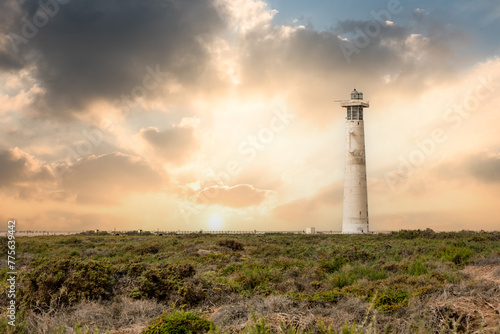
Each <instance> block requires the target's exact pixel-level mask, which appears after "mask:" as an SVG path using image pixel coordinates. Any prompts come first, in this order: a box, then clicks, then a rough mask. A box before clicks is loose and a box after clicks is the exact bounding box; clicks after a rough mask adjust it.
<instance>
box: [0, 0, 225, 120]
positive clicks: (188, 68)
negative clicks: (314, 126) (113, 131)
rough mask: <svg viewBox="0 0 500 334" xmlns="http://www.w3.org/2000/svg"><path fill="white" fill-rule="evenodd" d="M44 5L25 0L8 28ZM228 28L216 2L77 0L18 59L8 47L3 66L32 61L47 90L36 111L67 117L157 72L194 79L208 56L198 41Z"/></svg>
mask: <svg viewBox="0 0 500 334" xmlns="http://www.w3.org/2000/svg"><path fill="white" fill-rule="evenodd" d="M49 2H50V1H49ZM40 3H46V2H43V1H42V2H39V1H38V0H25V1H24V2H22V4H21V7H20V9H21V10H16V8H15V6H12V5H11V6H9V7H7V9H6V11H9V10H10V14H11V15H12V16H14V17H15V18H16V19H15V20H10V22H11V24H10V26H9V27H3V28H2V33H3V34H4V35H5V34H6V33H8V32H12V33H16V34H18V36H22V26H23V24H24V23H23V22H24V21H22V18H23V17H24V18H27V19H28V20H29V21H30V22H33V20H34V19H33V18H34V17H38V16H37V15H35V14H36V13H37V11H38V12H40V10H41V9H40ZM4 15H9V13H3V14H2V16H4ZM40 17H41V16H40ZM222 25H223V24H222V23H221V21H220V19H219V16H218V14H217V11H216V9H215V7H214V6H213V4H212V1H205V0H105V1H103V0H72V1H69V2H68V3H66V4H61V5H59V8H58V11H57V13H56V14H55V15H53V17H49V19H48V23H47V24H46V25H44V26H41V27H39V28H37V30H38V31H37V33H36V34H35V35H34V36H33V37H32V38H29V39H28V40H27V42H26V43H17V45H16V46H17V47H18V48H19V51H18V53H17V59H18V63H16V62H13V60H12V54H13V52H12V48H11V45H7V44H6V45H4V46H3V47H4V49H7V52H8V53H6V52H5V51H4V52H3V53H0V63H1V64H2V66H3V67H4V68H5V67H8V66H11V67H15V66H19V63H21V62H25V63H32V64H34V65H35V68H36V73H35V76H36V78H37V79H38V81H39V82H40V84H41V87H42V89H44V90H45V94H44V95H40V96H38V98H37V99H36V101H35V107H36V110H38V111H43V112H46V113H49V114H52V115H56V116H59V117H64V116H69V115H70V114H71V112H73V111H81V110H82V109H84V107H85V106H86V105H87V104H88V103H89V102H91V101H92V100H95V99H100V98H102V99H107V100H115V99H119V98H120V97H121V95H122V94H130V92H131V90H132V89H133V88H134V87H137V86H139V85H142V84H143V81H144V78H145V76H146V75H148V73H150V72H151V71H150V70H151V69H152V70H154V71H156V72H162V73H167V72H168V73H169V75H170V76H171V79H172V80H175V81H176V82H177V83H180V84H183V85H193V84H196V81H197V80H199V79H198V78H199V76H200V75H201V74H203V73H204V71H205V67H206V65H207V62H208V61H209V56H208V54H207V52H206V50H205V48H204V46H203V45H202V43H200V40H204V39H209V38H210V36H211V34H213V33H214V32H216V31H217V30H218V29H220V28H221V27H222ZM11 36H12V35H11ZM147 67H149V68H150V70H148V69H147ZM161 78H162V79H165V75H164V74H163V75H162V76H161ZM146 93H148V94H150V93H151V92H150V91H146ZM156 93H158V94H159V93H160V92H158V91H157V92H156Z"/></svg>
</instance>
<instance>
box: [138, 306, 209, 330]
mask: <svg viewBox="0 0 500 334" xmlns="http://www.w3.org/2000/svg"><path fill="white" fill-rule="evenodd" d="M213 327H214V325H213V323H212V322H211V321H209V320H206V319H204V318H202V317H201V316H200V315H199V314H198V313H194V312H185V311H182V310H181V311H175V310H174V311H173V312H172V313H168V312H164V313H163V314H162V315H160V316H159V317H158V318H156V319H155V320H153V322H152V323H151V324H150V325H149V326H148V327H147V328H146V330H145V331H144V334H191V333H192V334H196V333H207V332H208V331H209V330H210V328H213Z"/></svg>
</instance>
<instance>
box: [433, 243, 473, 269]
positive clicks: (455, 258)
mask: <svg viewBox="0 0 500 334" xmlns="http://www.w3.org/2000/svg"><path fill="white" fill-rule="evenodd" d="M472 254H473V252H472V250H470V249H469V248H465V247H446V248H445V249H444V250H442V256H441V259H442V260H444V261H450V262H453V263H455V264H456V265H458V266H462V265H466V264H468V263H469V260H470V258H471V257H472Z"/></svg>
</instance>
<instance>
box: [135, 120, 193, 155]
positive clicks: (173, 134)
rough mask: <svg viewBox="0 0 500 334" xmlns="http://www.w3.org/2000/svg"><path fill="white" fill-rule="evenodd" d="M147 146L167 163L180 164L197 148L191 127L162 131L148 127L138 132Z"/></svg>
mask: <svg viewBox="0 0 500 334" xmlns="http://www.w3.org/2000/svg"><path fill="white" fill-rule="evenodd" d="M140 134H141V136H142V138H144V139H145V140H146V141H147V142H148V144H149V145H150V146H151V147H152V148H153V149H154V150H155V152H156V153H157V154H158V155H160V156H161V157H162V158H163V159H165V160H166V161H167V162H170V163H173V164H180V163H182V162H184V161H186V160H187V159H188V158H189V157H190V156H191V154H192V153H193V152H194V151H195V150H196V149H197V148H198V142H197V140H196V138H195V136H194V128H192V127H173V128H171V129H166V130H163V131H160V130H158V129H157V128H154V127H150V128H147V129H142V130H141V132H140Z"/></svg>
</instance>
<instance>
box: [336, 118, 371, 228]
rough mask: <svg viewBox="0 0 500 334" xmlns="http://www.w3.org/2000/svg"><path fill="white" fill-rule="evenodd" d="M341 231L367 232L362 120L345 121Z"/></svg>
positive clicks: (366, 192)
mask: <svg viewBox="0 0 500 334" xmlns="http://www.w3.org/2000/svg"><path fill="white" fill-rule="evenodd" d="M346 133H347V136H346V150H345V176H344V207H343V217H342V233H345V234H356V233H367V232H368V226H369V223H368V191H367V186H366V162H365V129H364V123H363V121H362V120H348V121H347V131H346Z"/></svg>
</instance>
